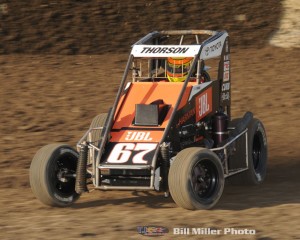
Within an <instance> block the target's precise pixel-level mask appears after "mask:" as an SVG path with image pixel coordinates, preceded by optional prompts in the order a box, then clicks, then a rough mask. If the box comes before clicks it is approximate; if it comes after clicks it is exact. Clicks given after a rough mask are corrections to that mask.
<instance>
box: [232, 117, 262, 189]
mask: <svg viewBox="0 0 300 240" xmlns="http://www.w3.org/2000/svg"><path fill="white" fill-rule="evenodd" d="M233 121H234V120H233ZM243 158H244V156H243V157H242V156H241V158H240V160H241V161H243ZM267 159H268V143H267V136H266V132H265V128H264V126H263V124H262V122H261V121H259V120H258V119H255V118H254V119H252V121H251V122H250V124H249V126H248V160H249V165H248V170H247V171H245V172H241V173H239V174H237V175H233V176H232V177H229V179H228V180H229V183H232V184H234V185H258V184H261V183H262V182H263V181H264V180H265V178H266V172H267Z"/></svg>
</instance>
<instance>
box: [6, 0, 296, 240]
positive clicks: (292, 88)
mask: <svg viewBox="0 0 300 240" xmlns="http://www.w3.org/2000/svg"><path fill="white" fill-rule="evenodd" d="M7 2H8V1H4V0H0V4H4V3H7ZM46 2H47V1H32V2H30V4H29V3H26V4H25V3H22V2H21V1H10V3H9V4H7V5H8V8H7V12H6V13H4V12H3V5H0V10H1V9H2V10H1V11H2V12H1V11H0V20H1V21H0V37H1V42H0V53H6V54H9V55H0V83H1V88H0V99H1V101H0V111H1V117H0V146H1V147H0V154H1V155H0V187H1V189H0V196H1V197H0V239H1V240H2V239H26V240H27V239H149V238H147V237H143V236H141V235H139V234H138V233H137V231H136V227H137V226H147V225H156V226H164V227H167V228H168V229H169V231H170V233H169V234H167V235H166V236H164V237H160V238H159V239H199V238H202V239H207V238H208V239H215V238H218V239H261V240H262V239H265V240H266V239H299V238H300V228H299V219H300V210H299V206H300V192H299V189H300V182H299V169H300V143H299V139H298V138H299V129H298V128H299V119H300V114H299V111H298V110H299V108H300V93H299V92H300V85H299V81H300V77H299V76H300V70H299V60H300V57H299V56H300V49H291V50H283V49H280V48H276V47H269V46H268V44H267V42H268V39H269V37H270V35H271V34H272V33H273V32H274V31H275V30H276V29H277V28H278V26H279V24H278V21H277V20H278V19H279V17H280V13H281V12H282V11H281V8H280V1H277V0H272V1H271V0H270V1H250V0H249V1H242V2H241V3H239V1H230V0H228V1H222V2H220V1H203V4H204V5H203V4H200V5H198V4H197V1H190V4H188V5H185V4H184V5H183V4H182V3H183V2H182V1H178V2H177V1H174V2H172V3H170V1H164V0H160V1H139V2H138V3H136V1H135V0H126V1H122V3H118V4H115V2H113V1H101V4H99V2H100V1H63V3H62V2H61V1H51V4H48V3H46ZM201 2H202V1H201ZM135 4H136V5H135ZM121 10H122V11H121ZM166 12H167V13H168V14H166ZM270 13H272V14H270ZM170 16H172V18H171V19H172V21H167V20H169V19H170ZM207 16H209V17H207ZM191 18H192V19H191ZM137 20H139V21H140V24H139V25H137V24H136V22H137ZM198 23H200V27H199V24H198ZM183 28H195V29H196V28H211V29H226V30H228V31H229V33H230V36H231V40H232V43H233V46H234V47H233V48H232V54H231V55H232V107H233V116H234V117H240V116H241V115H242V114H243V113H244V112H245V111H247V110H250V111H252V112H254V114H255V117H257V118H259V119H261V120H262V121H263V123H264V125H265V127H266V131H267V136H268V142H269V162H268V175H267V179H266V182H265V183H264V184H263V185H261V186H258V187H248V188H243V187H236V186H229V185H226V186H225V191H224V193H223V196H222V198H221V200H220V202H219V204H218V205H217V206H216V207H215V208H214V209H213V210H209V211H187V210H184V209H181V208H178V207H176V205H175V204H174V202H173V201H172V199H171V198H168V199H165V198H163V196H162V194H159V193H155V192H130V191H129V192H121V191H114V192H100V191H93V192H91V193H89V194H84V195H83V196H82V197H81V198H80V199H79V201H78V202H77V203H76V204H74V205H73V206H72V207H71V208H63V209H61V208H59V209H58V208H50V207H46V206H43V205H42V204H41V203H40V202H39V201H38V200H36V199H35V198H34V196H33V194H32V192H31V190H30V186H29V177H28V173H29V166H30V162H31V159H32V157H33V156H34V154H35V152H36V151H37V150H38V149H39V148H40V147H42V146H44V145H46V144H48V143H52V142H65V143H69V144H70V145H72V146H75V144H76V142H77V141H78V140H79V139H80V137H81V136H82V135H83V134H84V132H85V131H86V130H87V129H88V127H89V124H90V122H91V120H92V118H93V117H94V116H96V115H97V114H98V113H101V112H106V111H107V110H108V109H109V107H110V106H111V105H112V103H113V100H114V98H115V95H116V91H117V88H118V86H119V82H120V79H121V76H122V73H123V70H124V68H125V64H126V59H127V55H126V54H121V55H120V54H118V52H117V51H121V52H124V51H127V52H128V51H129V48H128V47H129V46H130V45H131V44H132V43H133V42H135V41H136V40H138V38H139V37H141V36H142V35H143V34H145V33H146V32H147V31H153V30H156V29H158V30H160V29H183ZM117 33H119V34H117ZM257 46H258V47H257ZM103 52H106V54H102V53H103ZM107 52H110V54H107ZM16 53H26V54H27V55H18V54H16ZM72 53H80V54H85V55H49V54H72ZM28 54H31V55H28ZM88 54H92V55H88ZM174 227H190V228H193V227H194V228H216V229H223V228H236V229H245V228H247V229H255V230H256V235H253V236H234V235H223V234H221V235H218V236H193V235H190V236H175V235H173V234H172V231H173V228H174ZM151 239H152V238H151Z"/></svg>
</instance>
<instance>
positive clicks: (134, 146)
mask: <svg viewBox="0 0 300 240" xmlns="http://www.w3.org/2000/svg"><path fill="white" fill-rule="evenodd" d="M156 146H157V143H118V144H116V145H115V146H114V148H113V150H112V151H111V152H110V155H109V157H108V159H107V162H108V163H117V164H120V163H126V162H128V161H129V160H130V159H131V158H132V163H133V164H147V162H148V161H147V160H146V159H145V156H146V154H147V153H149V152H151V151H153V150H155V148H156Z"/></svg>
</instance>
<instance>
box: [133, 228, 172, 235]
mask: <svg viewBox="0 0 300 240" xmlns="http://www.w3.org/2000/svg"><path fill="white" fill-rule="evenodd" d="M137 232H138V233H139V234H141V235H144V236H162V235H165V234H166V233H168V232H169V229H168V228H166V227H160V226H138V227H137Z"/></svg>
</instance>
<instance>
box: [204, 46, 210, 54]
mask: <svg viewBox="0 0 300 240" xmlns="http://www.w3.org/2000/svg"><path fill="white" fill-rule="evenodd" d="M204 53H205V56H208V55H209V47H206V48H205V49H204Z"/></svg>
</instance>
